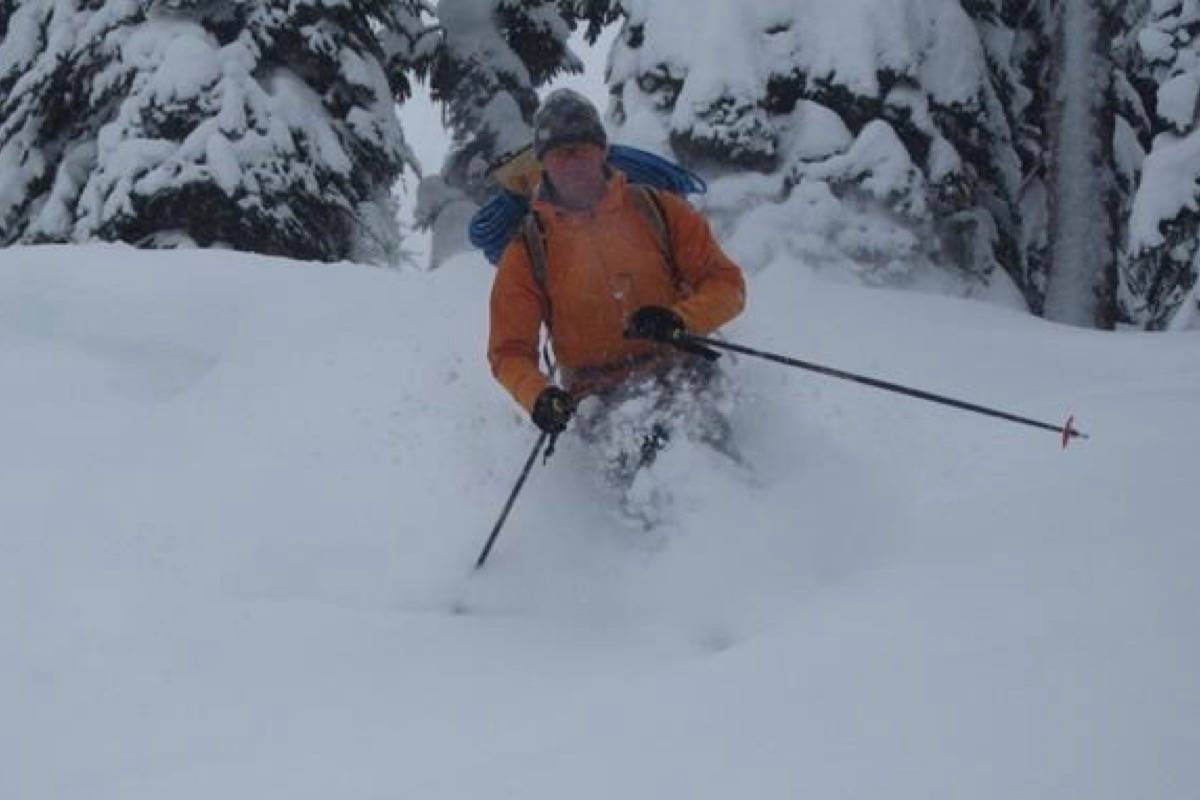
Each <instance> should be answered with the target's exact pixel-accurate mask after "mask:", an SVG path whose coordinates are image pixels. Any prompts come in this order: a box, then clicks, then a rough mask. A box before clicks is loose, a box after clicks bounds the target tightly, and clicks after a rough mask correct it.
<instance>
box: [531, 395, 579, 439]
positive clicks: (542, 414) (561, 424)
mask: <svg viewBox="0 0 1200 800" xmlns="http://www.w3.org/2000/svg"><path fill="white" fill-rule="evenodd" d="M574 413H575V399H574V398H573V397H571V395H570V394H568V393H567V392H564V391H563V390H562V389H560V388H558V387H557V386H547V387H546V388H545V389H542V393H541V394H539V395H538V396H537V400H535V401H534V403H533V413H532V414H531V415H530V416H531V417H533V424H534V425H537V426H538V427H539V428H541V429H542V430H543V431H545V432H546V433H554V434H557V433H562V432H563V431H565V430H566V429H567V423H568V422H570V420H571V415H573V414H574Z"/></svg>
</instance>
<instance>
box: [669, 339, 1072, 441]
mask: <svg viewBox="0 0 1200 800" xmlns="http://www.w3.org/2000/svg"><path fill="white" fill-rule="evenodd" d="M681 339H682V340H683V342H685V343H688V344H692V345H701V346H705V347H714V348H718V349H721V350H732V351H733V352H735V353H742V354H744V355H748V356H754V357H755V358H763V359H766V360H767V361H774V362H775V363H777V364H784V365H786V366H789V367H796V368H798V369H806V370H809V371H810V372H816V373H819V374H821V375H828V376H829V377H831V378H841V379H842V380H847V381H854V382H855V383H861V384H864V385H866V386H872V387H874V388H876V389H884V390H886V391H889V392H897V393H899V394H903V395H907V396H909V397H915V398H917V399H919V400H928V401H930V402H932V403H941V404H942V405H946V406H952V407H953V408H960V409H962V410H964V411H973V412H975V413H977V414H985V415H987V416H989V417H996V418H998V419H1004V420H1008V421H1009V422H1018V423H1021V424H1022V425H1030V426H1032V427H1035V428H1041V429H1043V430H1047V431H1054V432H1055V433H1059V434H1062V437H1063V446H1064V447H1066V444H1067V441H1068V440H1069V439H1071V438H1073V437H1076V436H1078V437H1079V438H1081V439H1086V438H1088V436H1087V434H1086V433H1083V432H1081V431H1079V430H1077V429H1075V428H1074V427H1073V426H1072V424H1071V423H1072V422H1073V420H1074V418H1071V419H1068V420H1067V424H1066V425H1065V426H1063V425H1052V424H1050V423H1048V422H1039V421H1038V420H1035V419H1029V418H1028V417H1022V416H1019V415H1017V414H1010V413H1008V412H1007V411H999V410H997V409H994V408H988V407H987V406H981V405H976V404H975V403H967V402H965V401H963V400H955V399H954V398H952V397H944V396H942V395H940V394H933V393H932V392H926V391H922V390H921V389H914V388H912V387H909V386H902V385H900V384H898V383H889V382H887V381H881V380H879V379H877V378H870V377H867V376H866V375H856V374H854V373H853V372H844V371H842V370H840V369H834V368H832V367H826V366H823V365H821V364H813V363H811V362H809V361H801V360H800V359H798V358H789V357H787V356H781V355H778V354H776V353H768V352H765V351H762V350H755V349H754V348H752V347H746V346H744V345H740V344H733V343H732V342H725V341H721V340H720V339H709V338H705V337H703V336H683V337H681Z"/></svg>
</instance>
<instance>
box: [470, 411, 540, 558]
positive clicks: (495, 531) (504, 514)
mask: <svg viewBox="0 0 1200 800" xmlns="http://www.w3.org/2000/svg"><path fill="white" fill-rule="evenodd" d="M549 439H550V434H548V433H545V432H543V433H542V435H541V436H539V437H538V440H537V441H536V442H535V443H534V445H533V450H531V451H530V453H529V458H527V459H525V467H524V468H523V469H522V470H521V477H519V478H517V484H516V486H514V487H513V490H512V493H511V494H510V495H509V496H508V502H506V503H505V504H504V510H503V511H501V512H500V519H498V520H496V526H495V527H494V528H492V533H491V535H490V536H488V539H487V544H485V545H484V546H483V552H481V553H480V554H479V559H478V560H477V561H476V562H475V569H479V568H480V567H482V566H483V564H484V562H485V561H487V557H488V554H489V553H491V552H492V545H494V544H495V543H496V537H498V536H499V535H500V529H501V528H503V527H504V521H505V520H506V519H508V512H510V511H512V507H513V503H515V502H517V495H518V494H520V493H521V487H522V486H524V485H525V479H526V478H528V477H529V471H530V470H532V469H533V462H535V461H537V457H538V453H540V452H542V446H543V445H545V444H546V441H547V440H549ZM550 446H551V448H553V447H554V444H553V440H551V444H550Z"/></svg>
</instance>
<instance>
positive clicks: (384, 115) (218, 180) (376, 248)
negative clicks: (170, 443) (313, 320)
mask: <svg viewBox="0 0 1200 800" xmlns="http://www.w3.org/2000/svg"><path fill="white" fill-rule="evenodd" d="M423 8H424V3H423V0H342V1H341V2H337V3H329V2H324V0H292V1H291V2H289V3H287V4H285V5H281V4H279V3H275V2H269V0H243V1H242V2H236V3H229V2H218V1H217V0H151V1H149V2H142V3H133V2H126V1H125V0H107V2H96V1H95V0H91V1H90V2H88V1H86V0H27V2H25V3H23V4H22V6H21V7H20V8H19V9H18V10H17V12H16V13H15V14H14V16H13V18H12V20H11V23H10V30H9V35H8V36H6V37H5V40H4V42H3V44H2V45H0V82H2V83H0V86H3V88H6V89H9V91H8V92H6V97H5V100H4V101H3V102H4V106H3V112H4V113H3V114H2V115H0V118H2V119H3V122H2V123H0V185H2V186H4V187H5V189H4V192H3V194H0V219H2V220H3V224H4V228H3V234H2V238H3V240H4V241H5V242H13V241H70V240H84V239H88V238H94V237H95V238H102V239H107V240H122V241H127V242H134V243H138V244H142V245H150V246H154V245H170V244H174V243H178V242H195V243H198V244H201V245H217V244H220V245H225V246H231V247H234V248H237V249H243V250H252V251H257V252H263V253H272V254H280V255H288V256H292V257H297V258H308V259H322V260H336V259H342V258H357V259H363V260H375V261H387V260H391V259H394V258H395V256H396V254H397V251H398V242H399V237H398V233H397V231H396V226H395V222H394V203H393V201H392V199H391V189H392V186H393V184H394V182H395V180H396V178H397V177H398V175H399V174H400V172H401V170H402V169H403V168H404V166H405V165H406V164H408V163H410V162H411V156H410V154H409V152H408V149H407V147H406V146H405V143H404V139H403V135H402V133H401V130H400V127H399V123H398V121H397V119H396V116H395V113H394V108H393V102H394V100H395V99H397V98H398V97H400V96H402V95H403V93H404V90H405V89H406V88H407V87H406V85H405V84H404V82H403V79H402V75H403V70H402V69H400V68H399V67H398V65H397V63H396V59H397V58H398V57H400V55H399V54H398V53H397V48H396V47H395V46H394V45H393V46H391V47H388V48H385V46H384V42H383V41H381V34H385V33H386V34H389V36H390V37H391V40H390V41H394V40H395V39H396V32H397V31H403V30H405V29H408V30H407V33H408V34H409V35H408V37H407V38H408V39H410V40H411V39H413V38H415V37H416V36H418V35H419V31H415V30H412V28H413V26H415V25H419V21H420V14H421V11H422V10H423ZM400 38H401V39H403V38H404V37H400Z"/></svg>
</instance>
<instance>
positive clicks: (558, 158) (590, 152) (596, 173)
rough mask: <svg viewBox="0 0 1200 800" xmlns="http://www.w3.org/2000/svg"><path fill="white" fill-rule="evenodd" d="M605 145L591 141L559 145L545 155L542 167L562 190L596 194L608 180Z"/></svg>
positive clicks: (563, 192) (552, 181)
mask: <svg viewBox="0 0 1200 800" xmlns="http://www.w3.org/2000/svg"><path fill="white" fill-rule="evenodd" d="M604 160H605V153H604V148H603V147H601V146H600V145H598V144H593V143H592V142H580V143H578V144H564V145H559V146H558V147H555V148H553V149H551V150H548V151H547V152H546V154H545V155H544V156H542V166H543V167H544V168H545V169H546V174H547V175H549V176H550V182H551V183H553V184H554V188H556V189H557V190H558V191H559V192H560V193H562V194H564V195H567V196H581V195H589V194H594V193H595V192H596V190H597V189H598V187H602V186H603V185H604V183H605V179H604Z"/></svg>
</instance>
